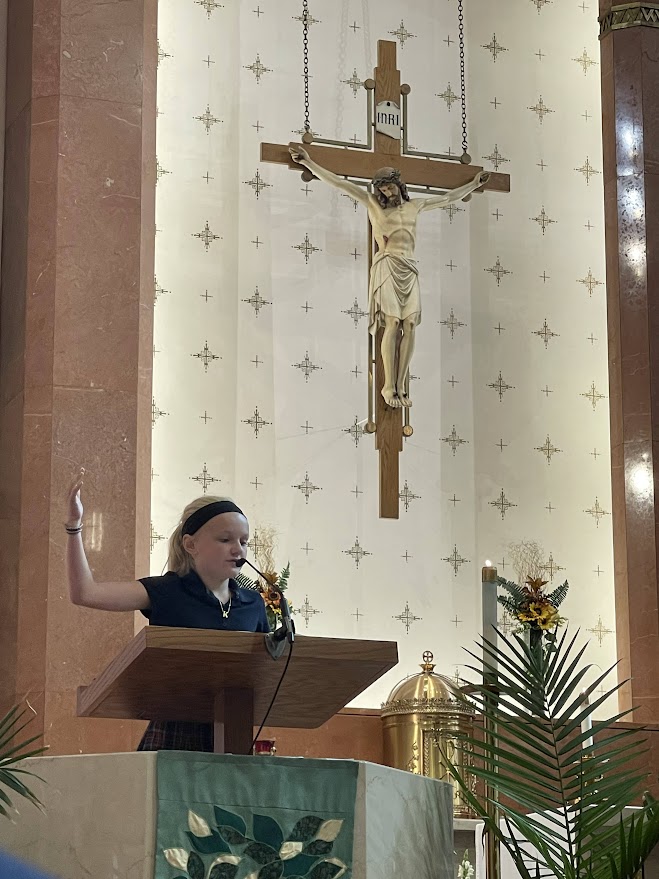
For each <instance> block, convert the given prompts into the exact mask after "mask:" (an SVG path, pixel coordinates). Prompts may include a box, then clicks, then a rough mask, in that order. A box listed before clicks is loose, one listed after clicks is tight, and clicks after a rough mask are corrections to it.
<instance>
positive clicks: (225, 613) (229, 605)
mask: <svg viewBox="0 0 659 879" xmlns="http://www.w3.org/2000/svg"><path fill="white" fill-rule="evenodd" d="M232 598H233V596H232V595H229V604H228V605H227V609H226V610H225V609H224V605H223V604H222V602H221V601H220V599H219V598H218V599H217V600H218V603H219V605H220V610H221V611H222V616H223V617H224V619H226V618H227V617H228V616H229V614H230V613H231V599H232Z"/></svg>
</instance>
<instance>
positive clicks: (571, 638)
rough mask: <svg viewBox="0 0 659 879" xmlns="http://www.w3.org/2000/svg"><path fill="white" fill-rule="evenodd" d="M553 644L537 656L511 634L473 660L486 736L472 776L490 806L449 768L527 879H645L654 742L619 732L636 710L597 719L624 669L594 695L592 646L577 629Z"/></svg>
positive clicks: (655, 837)
mask: <svg viewBox="0 0 659 879" xmlns="http://www.w3.org/2000/svg"><path fill="white" fill-rule="evenodd" d="M499 634H500V633H499ZM550 636H551V637H550V638H549V639H543V643H542V645H541V649H537V647H536V646H534V647H532V646H531V645H530V644H528V643H527V642H526V640H525V638H524V637H523V635H521V634H512V636H510V637H508V638H505V637H504V636H503V635H501V634H500V640H499V644H494V643H491V642H490V641H487V640H484V641H483V643H482V647H483V657H484V658H483V659H480V657H478V656H477V655H476V654H475V653H471V652H470V656H471V657H472V658H473V659H474V660H475V661H476V665H475V666H471V668H472V670H473V671H476V672H477V673H478V674H479V677H480V678H481V679H482V680H483V681H484V683H483V684H474V685H470V686H469V687H468V692H469V697H470V698H471V699H473V700H474V701H475V703H476V705H477V707H478V709H479V710H480V711H481V712H482V714H483V719H484V725H485V729H486V735H485V736H484V738H480V737H477V736H475V735H474V736H464V737H463V740H462V746H463V747H466V748H469V749H470V750H471V751H472V755H473V766H471V767H470V770H469V771H470V773H471V774H472V776H475V777H476V778H477V779H479V780H480V781H481V782H483V783H484V785H485V796H484V797H483V799H480V798H478V797H476V795H475V794H474V792H473V790H472V782H471V779H470V778H467V777H466V776H463V775H461V773H460V768H459V767H458V766H456V765H455V764H452V763H451V761H450V757H449V755H448V754H444V758H445V759H446V760H447V765H450V767H451V771H452V773H453V775H454V777H455V778H456V780H457V782H458V784H459V785H460V786H461V788H462V791H463V793H464V797H465V799H466V800H467V801H468V802H469V804H470V805H471V807H472V809H473V810H474V812H475V813H476V815H477V816H478V817H480V818H481V819H482V820H483V822H484V824H485V832H486V833H487V834H490V835H491V838H492V839H495V840H498V842H499V844H500V846H502V847H503V848H504V849H505V850H507V852H508V853H509V855H510V857H511V858H512V860H513V862H514V864H515V867H516V869H517V871H518V873H519V875H520V877H522V879H539V877H546V876H554V877H557V879H634V877H636V876H637V874H638V872H639V870H640V869H641V867H642V865H643V862H644V861H645V860H646V859H647V857H648V855H649V854H650V852H651V851H652V849H653V848H654V846H655V845H656V844H657V842H658V841H659V802H657V800H655V799H654V798H653V797H652V796H651V795H650V794H649V793H648V792H645V793H643V790H644V785H645V783H646V780H647V773H646V772H644V771H642V770H641V769H638V768H635V763H636V766H638V765H639V763H640V758H641V756H642V754H643V753H644V751H645V750H646V748H645V742H644V741H643V740H640V739H639V735H638V731H637V730H635V729H623V728H617V729H616V728H615V727H612V724H613V723H614V722H615V721H618V720H620V719H621V718H623V717H625V716H626V715H627V714H629V712H627V711H624V712H621V713H619V714H617V715H616V716H615V717H612V718H609V719H608V720H593V718H592V715H593V713H594V712H595V711H597V709H598V708H599V707H600V706H601V705H602V704H603V703H604V702H605V701H606V699H608V698H609V697H610V696H611V695H612V694H613V693H615V692H616V691H617V690H618V689H619V687H620V686H621V684H618V685H617V686H615V687H613V688H612V689H610V690H608V691H607V690H605V689H604V688H601V685H602V683H603V681H604V680H605V679H606V678H607V676H608V675H609V674H610V673H611V672H612V671H613V669H609V670H608V671H606V672H604V673H603V674H601V675H600V676H598V677H597V679H596V680H595V681H594V682H593V683H591V684H590V685H589V686H588V687H587V688H586V689H585V690H583V683H584V679H585V677H586V676H587V675H588V673H589V666H587V665H585V664H582V658H583V654H584V651H585V649H586V645H585V644H584V645H581V646H579V645H578V644H577V641H578V633H577V634H576V635H570V634H569V632H568V630H567V629H565V630H564V631H563V633H562V634H561V636H560V637H558V635H557V632H556V630H554V631H553V632H551V633H550ZM468 652H469V651H468ZM600 688H601V689H600ZM595 692H597V694H598V695H597V698H595V699H593V700H592V702H591V701H590V699H589V697H590V696H592V694H593V693H595ZM641 798H642V803H643V805H642V806H641V807H640V808H638V809H636V810H633V812H632V813H631V814H628V813H629V810H628V809H627V807H628V806H629V804H631V803H633V802H635V801H638V800H639V799H641Z"/></svg>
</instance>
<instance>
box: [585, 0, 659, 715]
mask: <svg viewBox="0 0 659 879" xmlns="http://www.w3.org/2000/svg"><path fill="white" fill-rule="evenodd" d="M657 24H659V6H658V5H657V4H656V3H632V4H625V5H624V6H616V5H615V4H612V3H611V0H600V27H601V68H602V69H601V73H602V124H603V135H604V175H605V177H604V195H605V219H606V251H607V290H608V321H609V384H610V403H611V464H612V483H613V531H614V553H615V568H616V570H615V584H616V629H617V640H618V655H619V658H620V661H621V665H620V676H621V679H626V678H630V682H629V683H628V684H626V685H625V687H624V688H623V691H622V694H621V707H623V708H627V707H631V706H632V705H634V706H638V710H637V711H636V712H635V717H634V719H635V720H637V721H641V722H657V721H659V677H658V676H657V669H659V588H658V584H657V561H658V554H659V505H658V504H657V500H656V498H657V493H658V489H659V60H658V59H659V28H658V27H657V26H656V25H657Z"/></svg>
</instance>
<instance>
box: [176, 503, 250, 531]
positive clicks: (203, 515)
mask: <svg viewBox="0 0 659 879" xmlns="http://www.w3.org/2000/svg"><path fill="white" fill-rule="evenodd" d="M222 513H240V515H241V516H244V515H245V514H244V513H243V511H242V510H241V509H240V507H237V506H236V505H235V504H234V502H233V501H214V502H213V503H212V504H206V506H205V507H202V508H201V509H200V510H197V512H196V513H193V514H192V515H191V516H188V518H187V519H186V520H185V522H184V523H183V529H182V531H181V535H185V534H195V533H196V532H197V531H199V529H200V528H201V526H202V525H205V524H206V522H208V521H209V520H210V519H214V518H215V516H220V515H221V514H222Z"/></svg>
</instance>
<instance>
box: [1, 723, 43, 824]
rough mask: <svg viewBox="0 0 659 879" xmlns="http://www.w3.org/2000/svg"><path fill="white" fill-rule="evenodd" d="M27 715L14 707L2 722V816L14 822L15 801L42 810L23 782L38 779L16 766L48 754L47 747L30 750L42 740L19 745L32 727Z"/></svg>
mask: <svg viewBox="0 0 659 879" xmlns="http://www.w3.org/2000/svg"><path fill="white" fill-rule="evenodd" d="M26 714H27V710H26V709H25V708H21V707H20V706H15V707H14V708H12V709H10V710H9V711H8V712H7V714H5V716H4V717H3V718H2V719H0V815H3V816H4V817H5V818H11V812H12V811H15V806H14V803H13V801H12V797H16V796H19V797H23V798H24V799H26V800H28V801H29V802H30V803H32V804H33V805H35V806H39V807H41V803H40V801H39V799H38V798H37V797H36V796H35V794H34V793H33V792H32V791H31V790H30V788H29V787H28V786H27V784H26V783H25V781H24V779H25V778H26V777H28V776H32V777H33V778H38V776H36V775H35V774H34V773H33V772H30V771H29V770H27V769H22V768H19V767H17V765H16V764H17V763H19V762H20V761H21V760H25V759H26V758H27V757H37V756H38V755H39V754H43V752H44V751H46V750H47V748H45V747H39V748H31V747H30V746H31V745H33V744H34V742H36V741H37V739H39V738H40V736H32V737H31V738H28V739H25V740H24V741H20V742H19V741H17V737H18V736H19V735H20V734H21V733H22V732H23V730H24V729H25V728H26V727H27V725H28V724H29V723H30V719H31V718H29V717H28V718H27V719H26Z"/></svg>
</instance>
